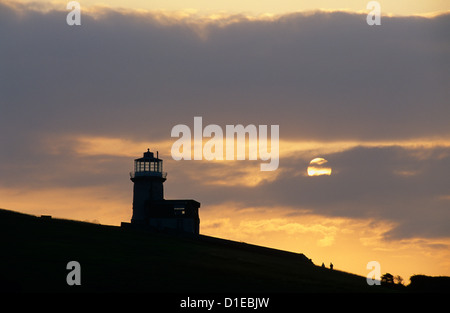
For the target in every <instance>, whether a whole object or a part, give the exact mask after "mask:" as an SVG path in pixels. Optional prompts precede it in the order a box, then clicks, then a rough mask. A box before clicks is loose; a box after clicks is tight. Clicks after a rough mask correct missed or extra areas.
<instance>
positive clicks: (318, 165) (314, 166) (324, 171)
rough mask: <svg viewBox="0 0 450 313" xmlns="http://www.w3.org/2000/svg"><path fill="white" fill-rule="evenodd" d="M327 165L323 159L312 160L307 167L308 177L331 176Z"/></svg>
mask: <svg viewBox="0 0 450 313" xmlns="http://www.w3.org/2000/svg"><path fill="white" fill-rule="evenodd" d="M327 163H328V161H327V160H325V159H324V158H315V159H313V160H312V161H311V162H310V163H309V166H308V176H320V175H331V167H327V166H326V165H325V164H327Z"/></svg>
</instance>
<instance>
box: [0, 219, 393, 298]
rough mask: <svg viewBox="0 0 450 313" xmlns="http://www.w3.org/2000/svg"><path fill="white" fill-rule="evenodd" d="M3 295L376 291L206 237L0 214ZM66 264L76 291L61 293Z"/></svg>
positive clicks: (275, 254) (290, 257) (295, 260)
mask: <svg viewBox="0 0 450 313" xmlns="http://www.w3.org/2000/svg"><path fill="white" fill-rule="evenodd" d="M0 244H1V251H2V255H3V257H2V258H1V261H0V265H1V268H2V269H4V271H2V274H0V275H1V276H0V285H1V287H0V288H1V289H2V290H3V291H11V290H12V291H25V292H35V291H38V292H54V291H56V292H65V291H70V292H73V291H82V292H171V293H173V292H184V293H186V292H189V293H195V292H208V293H209V292H231V293H238V292H247V293H258V292H260V293H261V292H276V293H281V292H283V293H285V292H288V293H296V292H373V291H376V292H380V291H387V290H390V289H386V288H384V287H383V286H368V285H367V284H366V279H365V277H361V276H357V275H353V274H349V273H345V272H341V271H336V270H329V269H323V268H320V267H318V266H315V265H313V264H312V263H311V262H310V261H309V260H308V258H307V257H305V256H304V255H302V254H296V253H290V252H286V251H280V250H275V249H269V248H265V247H259V246H255V245H248V244H244V243H239V242H234V241H228V240H223V239H219V238H212V237H207V236H198V237H192V238H189V237H181V236H177V235H170V234H163V233H155V232H148V231H137V230H131V229H124V228H121V227H116V226H105V225H97V224H91V223H85V222H78V221H70V220H61V219H52V218H43V217H36V216H32V215H26V214H21V213H16V212H12V211H7V210H0ZM69 261H78V262H79V263H80V265H81V285H80V286H68V285H67V283H66V276H67V274H68V273H69V272H70V270H67V269H66V265H67V263H68V262H69Z"/></svg>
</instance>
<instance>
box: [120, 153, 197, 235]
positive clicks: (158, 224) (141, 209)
mask: <svg viewBox="0 0 450 313" xmlns="http://www.w3.org/2000/svg"><path fill="white" fill-rule="evenodd" d="M166 177H167V173H166V172H163V161H162V160H161V159H160V158H159V157H158V152H157V153H156V158H155V156H154V154H153V152H150V149H147V152H144V155H143V157H142V158H139V159H135V160H134V171H133V172H131V173H130V179H131V181H132V182H133V183H134V186H133V216H132V218H131V224H132V225H136V226H143V227H146V226H149V227H152V228H156V229H159V230H162V229H172V230H176V231H183V232H189V233H195V234H198V233H199V229H200V219H199V216H198V209H199V207H200V203H199V202H197V201H195V200H165V199H164V187H163V183H164V182H165V181H166ZM124 224H126V223H122V225H124Z"/></svg>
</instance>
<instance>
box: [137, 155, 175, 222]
mask: <svg viewBox="0 0 450 313" xmlns="http://www.w3.org/2000/svg"><path fill="white" fill-rule="evenodd" d="M166 176H167V173H165V172H163V161H162V160H161V159H159V158H158V152H157V153H156V158H155V157H154V154H153V152H150V149H147V152H144V156H143V157H142V158H139V159H136V160H134V172H131V173H130V179H131V181H132V182H133V183H134V187H133V217H132V218H131V222H132V223H137V224H144V223H145V221H146V220H147V219H148V218H149V213H150V212H149V211H148V210H147V209H146V208H147V207H148V206H149V205H151V202H152V201H155V200H163V199H164V187H163V183H164V182H165V181H166Z"/></svg>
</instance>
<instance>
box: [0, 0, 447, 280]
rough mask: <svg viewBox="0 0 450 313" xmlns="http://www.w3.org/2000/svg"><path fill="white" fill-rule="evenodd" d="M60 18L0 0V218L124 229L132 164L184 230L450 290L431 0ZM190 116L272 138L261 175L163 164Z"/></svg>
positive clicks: (443, 28) (440, 63)
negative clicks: (196, 223) (153, 157)
mask: <svg viewBox="0 0 450 313" xmlns="http://www.w3.org/2000/svg"><path fill="white" fill-rule="evenodd" d="M79 2H80V5H81V25H74V26H69V25H68V24H67V23H66V16H67V14H68V13H69V12H70V10H68V9H66V4H67V2H64V1H62V2H58V1H56V2H48V1H35V2H27V1H23V2H18V1H17V2H16V1H5V0H0V47H1V49H0V142H1V149H0V208H4V209H9V210H14V211H19V212H24V213H29V214H35V215H52V216H54V217H60V218H67V219H76V220H83V221H89V222H95V223H101V224H108V225H120V223H121V222H128V221H130V219H131V213H132V212H131V208H132V196H133V195H132V183H131V181H130V180H129V172H130V171H131V170H132V167H133V160H134V159H136V158H139V157H141V156H142V153H143V152H144V151H147V148H150V150H151V151H159V156H160V157H161V158H162V159H163V160H164V169H165V171H167V172H168V178H167V181H166V182H165V184H164V188H165V198H166V199H195V200H197V201H199V202H200V203H201V208H200V233H202V234H206V235H211V236H217V237H221V238H227V239H232V240H237V241H244V242H248V243H253V244H258V245H264V246H269V247H274V248H278V249H285V250H289V251H294V252H300V253H304V254H305V255H306V256H307V257H309V258H311V259H312V261H313V262H314V263H315V264H317V265H320V264H321V263H322V262H324V263H325V264H326V265H327V266H328V265H329V263H330V262H332V263H333V264H334V268H335V269H340V270H344V271H348V272H352V273H356V274H359V275H363V276H366V275H367V274H368V273H369V271H370V270H368V269H367V268H366V265H367V263H368V262H370V261H377V262H379V263H380V266H381V271H382V273H385V272H389V273H392V274H393V275H400V276H402V277H403V278H404V279H405V281H406V282H408V279H409V277H410V276H411V275H413V274H425V275H434V276H437V275H446V276H450V227H449V225H450V123H449V120H450V103H449V100H448V99H449V96H450V95H449V93H450V92H449V91H450V84H449V83H450V80H449V72H450V40H449V36H448V34H449V33H450V15H449V12H450V3H449V2H448V1H414V2H413V3H411V1H387V0H383V1H379V3H380V5H381V11H382V16H381V25H373V26H369V25H368V24H367V22H366V17H367V14H368V13H369V12H370V10H368V9H367V8H366V5H367V2H368V1H325V0H324V1H287V0H286V1H276V2H275V1H214V2H212V1H127V2H121V1H110V2H108V3H100V2H96V1H79ZM196 116H197V117H198V116H201V117H202V118H203V126H206V125H209V124H215V125H219V126H220V127H222V128H223V129H225V127H226V125H237V124H242V125H250V124H252V125H279V158H280V159H279V166H278V168H277V169H276V170H274V171H261V170H260V163H261V160H248V159H246V160H222V161H217V160H216V161H207V160H190V161H188V160H180V161H175V160H173V158H172V156H171V147H172V145H173V143H174V142H175V140H176V138H173V137H171V130H172V128H173V127H174V126H175V125H179V124H184V125H187V126H189V127H191V129H194V117H196ZM205 141H206V139H205V140H204V142H203V143H205ZM313 160H315V161H313ZM311 161H313V162H311ZM308 169H309V170H308ZM308 173H310V175H308ZM313 173H316V174H323V175H313Z"/></svg>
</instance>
